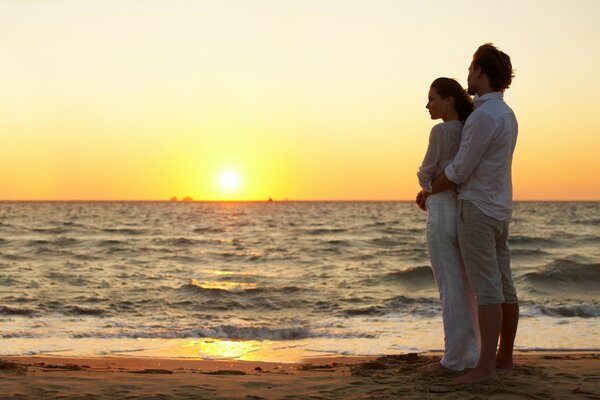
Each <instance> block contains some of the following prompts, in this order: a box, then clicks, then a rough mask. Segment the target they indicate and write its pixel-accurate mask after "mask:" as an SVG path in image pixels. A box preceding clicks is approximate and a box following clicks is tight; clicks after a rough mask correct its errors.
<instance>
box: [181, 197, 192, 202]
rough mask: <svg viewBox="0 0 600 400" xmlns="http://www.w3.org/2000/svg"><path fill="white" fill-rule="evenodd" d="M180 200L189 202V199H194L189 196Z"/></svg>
mask: <svg viewBox="0 0 600 400" xmlns="http://www.w3.org/2000/svg"><path fill="white" fill-rule="evenodd" d="M181 201H185V202H189V201H194V199H192V198H191V197H184V198H183V200H181Z"/></svg>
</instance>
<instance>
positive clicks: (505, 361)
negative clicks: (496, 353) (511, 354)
mask: <svg viewBox="0 0 600 400" xmlns="http://www.w3.org/2000/svg"><path fill="white" fill-rule="evenodd" d="M514 367H515V364H514V363H513V360H512V358H502V357H496V368H500V369H513V368H514Z"/></svg>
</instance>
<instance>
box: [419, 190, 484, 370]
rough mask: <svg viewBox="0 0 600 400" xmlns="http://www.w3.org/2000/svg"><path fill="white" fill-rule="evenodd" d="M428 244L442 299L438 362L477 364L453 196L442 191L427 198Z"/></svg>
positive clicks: (458, 367)
mask: <svg viewBox="0 0 600 400" xmlns="http://www.w3.org/2000/svg"><path fill="white" fill-rule="evenodd" d="M427 248H428V252H429V257H430V260H431V265H432V269H433V273H434V276H435V280H436V284H437V286H438V289H439V292H440V300H441V303H442V318H443V322H444V357H443V358H442V360H441V364H442V365H443V366H444V367H446V368H449V369H453V370H456V371H462V370H463V369H464V368H471V367H474V366H475V365H476V364H477V359H478V358H479V344H478V337H479V335H478V331H477V329H476V327H477V320H476V315H477V312H476V310H477V308H476V304H475V298H474V295H473V292H472V290H471V287H470V285H469V283H468V280H467V277H466V273H465V270H464V266H463V264H462V260H461V257H460V252H459V249H458V241H457V234H456V198H455V196H454V195H448V194H445V193H441V194H440V195H438V196H435V197H434V198H431V199H430V200H429V204H428V215H427Z"/></svg>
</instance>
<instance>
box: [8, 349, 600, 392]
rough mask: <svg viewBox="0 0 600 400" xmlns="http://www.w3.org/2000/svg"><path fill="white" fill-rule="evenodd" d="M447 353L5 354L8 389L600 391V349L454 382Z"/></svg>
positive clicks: (534, 359)
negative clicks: (248, 356) (292, 359)
mask: <svg viewBox="0 0 600 400" xmlns="http://www.w3.org/2000/svg"><path fill="white" fill-rule="evenodd" d="M436 360H439V354H407V355H394V356H386V357H380V358H377V357H339V358H319V359H317V358H315V359H310V360H305V362H304V363H301V364H285V363H267V362H254V361H204V360H182V359H156V358H126V357H110V358H64V357H63V358H59V357H43V356H36V357H2V358H1V361H0V382H1V384H0V398H2V399H57V398H61V399H309V398H311V399H391V398H399V399H467V400H475V399H503V400H504V399H509V400H510V399H515V400H516V399H557V400H558V399H580V400H581V399H600V353H594V352H584V353H561V352H553V353H550V352H540V353H534V352H524V353H519V354H517V356H516V359H515V362H516V368H515V369H514V370H510V371H508V370H501V371H499V379H498V380H497V381H491V380H490V381H485V382H481V383H478V384H473V385H467V386H462V387H455V386H453V385H452V384H451V382H452V379H453V378H454V377H456V376H459V375H460V373H453V372H449V371H438V372H424V371H421V370H419V367H420V366H422V365H425V364H427V363H430V362H433V361H436Z"/></svg>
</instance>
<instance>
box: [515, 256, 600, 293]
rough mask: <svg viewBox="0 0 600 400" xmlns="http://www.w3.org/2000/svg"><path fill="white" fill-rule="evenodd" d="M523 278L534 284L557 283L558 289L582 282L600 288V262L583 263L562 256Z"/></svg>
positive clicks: (522, 278)
mask: <svg viewBox="0 0 600 400" xmlns="http://www.w3.org/2000/svg"><path fill="white" fill-rule="evenodd" d="M521 280H526V281H528V282H530V283H533V284H536V283H544V284H555V285H557V288H558V289H560V288H562V286H561V285H565V284H574V285H580V284H581V285H585V286H590V285H592V286H594V287H595V288H597V289H598V290H600V264H596V263H581V262H576V261H573V260H569V259H566V258H561V259H558V260H554V261H552V262H551V263H549V264H546V265H544V266H542V267H541V268H540V269H539V270H538V271H535V272H529V273H527V274H525V275H523V276H522V277H521Z"/></svg>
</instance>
